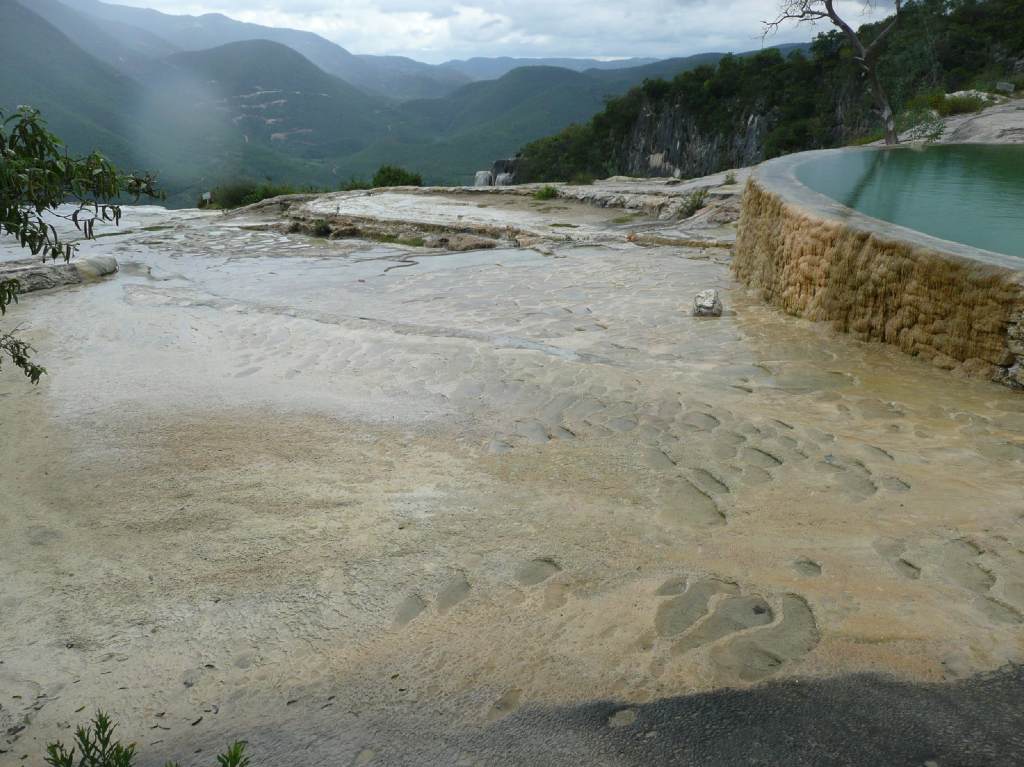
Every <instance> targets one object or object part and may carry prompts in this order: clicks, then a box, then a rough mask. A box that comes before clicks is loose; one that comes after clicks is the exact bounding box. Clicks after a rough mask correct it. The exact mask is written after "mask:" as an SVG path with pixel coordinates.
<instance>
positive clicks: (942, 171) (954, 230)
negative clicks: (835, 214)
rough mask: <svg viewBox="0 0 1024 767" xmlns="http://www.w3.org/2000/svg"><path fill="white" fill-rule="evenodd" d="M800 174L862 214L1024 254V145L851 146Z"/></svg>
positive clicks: (814, 162) (812, 185)
mask: <svg viewBox="0 0 1024 767" xmlns="http://www.w3.org/2000/svg"><path fill="white" fill-rule="evenodd" d="M795 173H796V177H797V179H798V180H799V181H800V182H802V183H803V184H805V185H807V186H808V187H810V188H811V189H813V190H815V191H817V192H821V193H822V194H825V195H828V196H829V197H831V198H832V199H834V200H836V201H837V202H840V203H842V204H843V205H846V206H847V207H849V208H853V209H854V210H857V211H860V212H861V213H864V214H865V215H868V216H873V217H875V218H880V219H882V220H884V221H889V222H891V223H894V224H898V225H900V226H905V227H907V228H909V229H916V230H917V231H920V232H924V233H925V234H930V235H932V236H933V237H940V238H942V239H944V240H952V241H953V242H959V243H963V244H964V245H971V246H974V247H976V248H983V249H985V250H990V251H994V252H996V253H1004V254H1006V255H1011V256H1019V257H1021V258H1024V146H992V145H982V144H947V145H940V146H930V147H926V148H923V149H921V148H916V147H914V148H911V147H893V148H888V149H862V150H849V151H842V152H836V153H833V154H829V155H827V156H825V157H816V158H813V159H810V160H808V161H807V162H804V163H801V164H800V165H798V166H796V168H795Z"/></svg>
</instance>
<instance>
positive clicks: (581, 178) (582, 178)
mask: <svg viewBox="0 0 1024 767" xmlns="http://www.w3.org/2000/svg"><path fill="white" fill-rule="evenodd" d="M594 180H595V179H594V176H593V175H591V174H590V173H574V174H572V178H570V179H569V183H570V184H573V185H574V186H590V185H591V184H593V183H594Z"/></svg>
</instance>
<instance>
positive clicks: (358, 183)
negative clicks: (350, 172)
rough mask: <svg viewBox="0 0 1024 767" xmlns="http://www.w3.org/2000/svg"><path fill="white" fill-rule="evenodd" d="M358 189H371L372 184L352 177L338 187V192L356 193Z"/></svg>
mask: <svg viewBox="0 0 1024 767" xmlns="http://www.w3.org/2000/svg"><path fill="white" fill-rule="evenodd" d="M360 189H373V184H371V183H370V182H369V181H365V180H364V179H361V178H355V177H353V178H350V179H349V180H348V181H346V182H345V183H344V184H342V185H341V186H339V187H338V191H339V192H356V191H359V190H360Z"/></svg>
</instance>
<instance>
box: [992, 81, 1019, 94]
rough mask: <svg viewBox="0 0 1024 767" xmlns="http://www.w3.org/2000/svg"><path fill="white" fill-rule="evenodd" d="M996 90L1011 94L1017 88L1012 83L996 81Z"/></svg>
mask: <svg viewBox="0 0 1024 767" xmlns="http://www.w3.org/2000/svg"><path fill="white" fill-rule="evenodd" d="M996 90H997V91H999V92H1000V93H1006V94H1011V93H1013V92H1014V91H1015V90H1017V86H1016V85H1014V84H1013V83H996Z"/></svg>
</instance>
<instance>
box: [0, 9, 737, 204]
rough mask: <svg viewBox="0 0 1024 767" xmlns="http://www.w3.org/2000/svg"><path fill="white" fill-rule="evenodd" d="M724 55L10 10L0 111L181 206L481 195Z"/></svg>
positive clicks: (149, 13)
mask: <svg viewBox="0 0 1024 767" xmlns="http://www.w3.org/2000/svg"><path fill="white" fill-rule="evenodd" d="M723 55H724V54H721V53H707V54H699V55H696V56H691V57H686V58H677V59H668V60H663V61H655V60H651V59H631V60H628V61H598V60H596V59H595V60H583V59H536V60H533V59H511V58H494V59H487V58H477V59H470V60H467V61H450V62H447V63H445V64H441V65H430V64H424V63H421V62H417V61H413V60H412V59H408V58H403V57H398V56H364V55H356V54H352V53H350V52H349V51H346V50H345V49H344V48H342V47H340V46H338V45H336V44H334V43H332V42H330V41H328V40H326V39H324V38H322V37H320V36H318V35H315V34H313V33H309V32H302V31H298V30H290V29H277V28H272V27H264V26H259V25H255V24H248V23H243V22H239V21H236V20H233V19H230V18H228V17H226V16H222V15H218V14H210V15H206V16H200V17H193V16H171V15H167V14H163V13H159V12H157V11H153V10H148V9H142V8H133V7H127V6H117V5H110V4H107V3H102V2H98V0H0V64H2V66H0V108H2V109H4V110H5V111H10V110H11V109H13V108H15V107H16V106H17V105H19V104H30V105H32V106H35V107H38V108H39V109H40V110H41V111H42V112H43V114H44V116H45V117H46V119H47V120H48V121H49V124H50V127H51V129H52V130H54V132H56V133H57V134H58V135H60V136H61V137H62V138H63V139H64V140H65V141H66V142H67V143H68V145H69V146H70V147H71V149H72V150H74V151H76V152H86V151H90V150H92V149H94V148H98V149H100V150H101V151H103V152H104V153H105V154H107V155H108V156H109V157H110V158H111V159H112V160H114V161H115V162H117V163H119V164H120V165H123V166H125V167H130V168H138V169H142V168H144V169H152V170H155V171H157V172H159V174H160V178H161V183H162V186H163V188H164V189H165V190H166V191H167V193H168V203H169V204H171V205H175V206H182V205H191V204H194V202H195V200H196V199H197V197H198V196H199V195H200V194H201V193H202V192H203V191H205V190H206V189H208V188H210V187H211V186H214V185H216V184H217V183H221V182H224V181H230V180H233V179H239V178H249V179H255V180H263V179H272V180H273V181H275V182H282V183H292V184H298V185H311V186H318V187H321V186H323V187H336V186H338V185H339V184H342V183H345V182H346V181H347V180H349V179H350V178H353V177H361V178H365V177H368V176H369V175H371V174H372V173H373V171H374V170H375V169H376V168H377V167H378V166H380V165H381V164H384V163H395V164H400V165H403V166H406V167H408V168H410V169H412V170H415V171H417V172H420V173H422V174H423V175H424V177H425V179H426V181H427V182H428V183H438V184H442V183H443V184H458V183H468V182H469V181H470V180H471V179H472V176H473V173H474V171H475V170H477V169H479V168H482V167H487V166H489V165H490V163H491V162H492V161H493V160H494V159H496V158H498V157H502V156H507V155H510V154H512V153H514V152H515V151H516V150H517V149H519V148H520V147H521V146H523V145H524V144H526V143H528V142H530V141H532V140H534V139H537V138H539V137H542V136H546V135H549V134H552V133H556V132H558V131H559V130H561V129H562V128H564V127H566V126H567V125H569V124H571V123H576V122H584V121H586V120H588V119H589V118H590V117H591V116H593V115H594V114H595V113H597V112H599V111H601V109H602V108H603V106H604V104H605V101H606V100H607V98H609V97H613V96H616V95H620V94H622V93H624V92H626V91H627V90H629V89H630V88H632V87H634V86H636V85H639V84H641V83H642V82H643V81H644V80H645V79H648V78H657V77H672V76H674V75H676V74H678V73H680V72H684V71H687V70H689V69H692V68H694V67H696V66H698V65H701V64H707V63H714V62H716V61H718V60H719V59H720V58H721V57H722V56H723Z"/></svg>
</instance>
